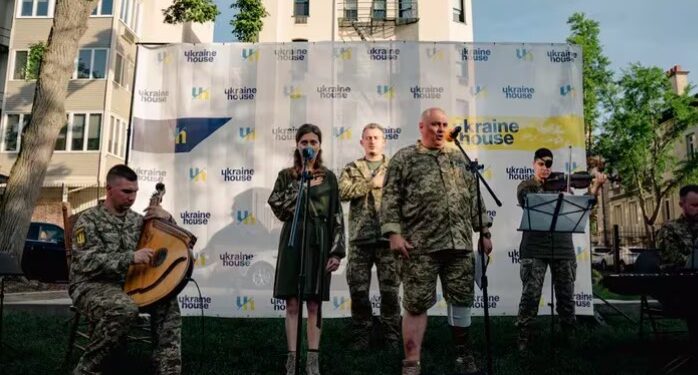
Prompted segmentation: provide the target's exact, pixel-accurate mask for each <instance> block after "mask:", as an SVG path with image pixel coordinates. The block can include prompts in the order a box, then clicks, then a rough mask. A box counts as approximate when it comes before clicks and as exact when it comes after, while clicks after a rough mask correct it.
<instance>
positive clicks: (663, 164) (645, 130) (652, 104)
mask: <svg viewBox="0 0 698 375" xmlns="http://www.w3.org/2000/svg"><path fill="white" fill-rule="evenodd" d="M692 88H693V87H692V86H688V87H687V88H686V90H685V91H684V92H683V93H681V94H677V93H675V92H674V89H673V88H672V86H671V82H670V80H669V78H668V77H667V75H666V73H665V72H664V71H663V70H662V69H660V68H658V67H644V66H642V65H640V64H631V65H630V66H629V68H628V69H626V70H624V71H623V75H622V77H621V78H620V80H619V81H618V82H617V86H616V87H615V89H614V90H613V92H609V96H608V97H607V99H606V107H607V108H608V110H609V111H610V115H609V118H608V121H607V122H606V123H605V124H604V130H603V132H602V134H601V136H600V139H599V142H598V150H599V152H600V153H601V155H602V156H603V157H604V158H605V159H606V162H607V163H608V164H609V165H610V167H611V168H612V169H614V170H615V171H617V172H618V174H619V175H620V176H622V181H621V184H622V187H623V188H625V189H626V191H628V192H630V193H631V194H633V195H636V196H637V197H638V199H639V200H640V203H641V209H642V211H643V216H644V220H645V224H646V225H648V226H650V225H652V224H654V222H655V219H656V217H657V214H658V212H659V207H660V204H661V200H662V198H664V197H665V196H666V195H667V194H668V193H669V192H670V191H671V190H672V189H674V188H675V187H676V186H677V185H679V184H681V183H684V182H686V181H687V180H689V179H694V178H696V176H697V175H698V158H694V157H693V158H691V157H689V158H684V159H679V158H677V156H676V152H675V149H676V147H677V142H678V141H679V140H682V138H683V135H684V133H685V132H686V130H687V129H688V128H689V127H690V126H695V125H698V98H696V97H693V96H691V95H689V92H690V91H691V90H692ZM649 197H652V198H653V199H654V200H653V204H654V206H653V208H652V209H651V210H649V211H647V212H646V208H645V207H644V206H645V200H646V199H647V198H649Z"/></svg>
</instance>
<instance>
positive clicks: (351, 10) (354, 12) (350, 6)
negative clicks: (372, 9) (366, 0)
mask: <svg viewBox="0 0 698 375" xmlns="http://www.w3.org/2000/svg"><path fill="white" fill-rule="evenodd" d="M356 1H357V0H344V19H346V20H349V21H356V20H357V19H358V18H359V13H358V8H357V6H356Z"/></svg>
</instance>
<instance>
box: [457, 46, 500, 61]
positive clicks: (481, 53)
mask: <svg viewBox="0 0 698 375" xmlns="http://www.w3.org/2000/svg"><path fill="white" fill-rule="evenodd" d="M491 54H492V50H490V49H488V48H473V49H470V50H469V49H468V48H467V47H463V49H461V51H460V60H461V61H468V60H472V61H487V60H489V59H490V55H491Z"/></svg>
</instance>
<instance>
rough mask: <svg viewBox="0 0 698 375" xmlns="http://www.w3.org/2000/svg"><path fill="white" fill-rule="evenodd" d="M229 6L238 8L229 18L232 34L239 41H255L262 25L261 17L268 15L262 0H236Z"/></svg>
mask: <svg viewBox="0 0 698 375" xmlns="http://www.w3.org/2000/svg"><path fill="white" fill-rule="evenodd" d="M230 7H231V8H235V9H238V13H237V14H235V16H233V19H232V20H230V25H231V26H232V27H233V34H235V36H236V37H237V38H238V40H239V41H241V42H247V43H254V42H257V41H258V40H259V32H260V31H262V27H263V26H264V22H263V21H262V18H264V17H266V16H268V15H269V13H267V10H266V9H264V5H263V4H262V0H237V1H235V2H234V3H233V5H231V6H230Z"/></svg>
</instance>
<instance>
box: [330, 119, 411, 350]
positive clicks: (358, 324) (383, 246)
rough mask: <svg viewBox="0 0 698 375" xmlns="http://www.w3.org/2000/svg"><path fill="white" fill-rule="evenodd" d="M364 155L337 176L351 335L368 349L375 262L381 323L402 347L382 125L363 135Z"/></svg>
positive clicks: (391, 343) (367, 129)
mask: <svg viewBox="0 0 698 375" xmlns="http://www.w3.org/2000/svg"><path fill="white" fill-rule="evenodd" d="M360 143H361V146H362V147H363V149H364V157H362V158H361V159H358V160H356V161H353V162H351V163H349V164H347V165H346V166H345V167H344V170H343V171H342V174H341V176H340V178H339V194H340V197H341V199H342V200H343V201H350V202H351V204H350V211H349V232H350V234H349V244H350V251H349V261H348V263H347V284H349V292H350V294H351V318H352V328H353V332H352V337H353V340H354V342H353V347H354V349H367V348H368V346H369V337H370V335H371V328H372V317H373V314H372V311H373V309H372V306H371V301H370V299H369V289H370V285H371V268H372V267H373V265H374V264H375V265H376V269H377V271H378V287H379V290H380V296H381V302H380V311H381V316H380V322H381V328H382V333H383V339H384V341H385V343H386V344H387V345H388V346H389V347H391V348H394V349H395V348H399V345H400V344H399V341H400V330H399V329H400V307H399V303H398V292H399V289H400V276H399V263H398V260H397V255H396V254H395V253H394V252H392V251H391V250H390V246H389V243H388V241H387V240H386V239H385V238H384V237H383V236H382V235H381V229H380V220H379V217H378V215H379V213H380V205H381V195H382V194H381V193H382V188H383V180H384V178H385V171H386V169H387V168H388V158H387V157H386V156H385V155H384V154H383V151H384V149H385V131H384V129H383V127H381V126H380V125H378V124H375V123H370V124H368V125H366V126H365V127H364V129H363V131H362V133H361V141H360Z"/></svg>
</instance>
